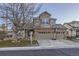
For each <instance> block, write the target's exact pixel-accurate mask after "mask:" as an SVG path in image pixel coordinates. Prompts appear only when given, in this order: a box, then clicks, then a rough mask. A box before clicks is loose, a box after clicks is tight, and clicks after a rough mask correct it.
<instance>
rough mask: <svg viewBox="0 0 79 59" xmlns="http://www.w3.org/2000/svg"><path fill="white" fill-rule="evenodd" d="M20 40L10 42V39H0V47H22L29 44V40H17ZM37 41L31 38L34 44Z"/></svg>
mask: <svg viewBox="0 0 79 59" xmlns="http://www.w3.org/2000/svg"><path fill="white" fill-rule="evenodd" d="M19 41H20V42H12V40H6V41H0V47H22V46H29V45H30V40H19ZM36 43H37V41H36V40H33V42H32V44H36Z"/></svg>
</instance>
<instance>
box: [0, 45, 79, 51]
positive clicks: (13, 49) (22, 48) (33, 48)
mask: <svg viewBox="0 0 79 59" xmlns="http://www.w3.org/2000/svg"><path fill="white" fill-rule="evenodd" d="M61 48H79V46H60V47H59V46H56V47H54V46H36V47H5V48H0V51H15V50H41V49H61Z"/></svg>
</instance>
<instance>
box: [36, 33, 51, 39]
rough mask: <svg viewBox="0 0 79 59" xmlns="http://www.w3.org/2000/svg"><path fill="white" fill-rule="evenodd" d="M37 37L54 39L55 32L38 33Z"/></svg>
mask: <svg viewBox="0 0 79 59" xmlns="http://www.w3.org/2000/svg"><path fill="white" fill-rule="evenodd" d="M36 37H37V39H52V38H53V34H52V33H37V34H36Z"/></svg>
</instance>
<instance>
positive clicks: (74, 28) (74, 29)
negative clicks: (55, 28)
mask: <svg viewBox="0 0 79 59" xmlns="http://www.w3.org/2000/svg"><path fill="white" fill-rule="evenodd" d="M64 26H65V27H66V28H67V30H66V36H69V37H78V36H79V21H72V22H69V23H64Z"/></svg>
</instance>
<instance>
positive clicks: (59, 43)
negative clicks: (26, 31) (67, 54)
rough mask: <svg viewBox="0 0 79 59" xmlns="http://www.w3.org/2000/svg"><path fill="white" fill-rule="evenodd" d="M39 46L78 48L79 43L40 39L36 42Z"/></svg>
mask: <svg viewBox="0 0 79 59" xmlns="http://www.w3.org/2000/svg"><path fill="white" fill-rule="evenodd" d="M38 43H39V46H52V47H55V48H56V47H62V48H63V47H65V48H66V47H67V48H70V47H79V43H77V42H73V41H70V40H51V39H41V40H38Z"/></svg>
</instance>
